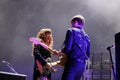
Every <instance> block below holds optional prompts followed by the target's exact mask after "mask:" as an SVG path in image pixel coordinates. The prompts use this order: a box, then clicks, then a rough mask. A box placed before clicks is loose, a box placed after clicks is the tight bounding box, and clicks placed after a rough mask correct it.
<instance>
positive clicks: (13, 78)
mask: <svg viewBox="0 0 120 80" xmlns="http://www.w3.org/2000/svg"><path fill="white" fill-rule="evenodd" d="M0 80H26V75H23V74H15V73H10V72H2V71H0Z"/></svg>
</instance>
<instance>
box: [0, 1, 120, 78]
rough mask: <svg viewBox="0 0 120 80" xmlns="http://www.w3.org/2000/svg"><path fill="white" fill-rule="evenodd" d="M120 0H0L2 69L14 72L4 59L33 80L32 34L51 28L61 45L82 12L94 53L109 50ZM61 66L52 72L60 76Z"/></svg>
mask: <svg viewBox="0 0 120 80" xmlns="http://www.w3.org/2000/svg"><path fill="white" fill-rule="evenodd" d="M119 4H120V0H0V71H7V72H11V71H10V70H9V68H8V67H7V66H5V64H3V63H2V61H3V60H5V61H8V62H9V63H11V64H12V65H13V66H14V68H15V70H16V71H17V72H18V73H20V74H25V75H27V79H28V80H32V72H33V57H32V56H31V54H32V53H31V51H32V50H31V43H30V42H29V37H31V36H36V34H37V32H38V31H39V30H40V29H42V28H51V29H52V31H53V37H54V48H55V49H57V50H58V49H60V46H61V44H62V42H63V41H64V38H65V34H66V30H67V29H68V28H69V27H70V19H71V17H72V16H74V15H76V14H82V15H83V16H84V17H85V19H86V24H85V31H86V32H87V33H88V35H89V36H90V38H91V53H97V52H107V51H106V47H107V46H109V45H112V44H114V35H115V34H116V33H118V32H119V31H120V15H119V14H120V5H119ZM62 69H63V68H61V67H59V68H58V73H56V74H53V76H55V77H53V80H60V77H61V73H62Z"/></svg>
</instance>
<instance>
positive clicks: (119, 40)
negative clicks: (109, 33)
mask: <svg viewBox="0 0 120 80" xmlns="http://www.w3.org/2000/svg"><path fill="white" fill-rule="evenodd" d="M115 61H116V80H120V32H119V33H117V34H115Z"/></svg>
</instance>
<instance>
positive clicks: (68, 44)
mask: <svg viewBox="0 0 120 80" xmlns="http://www.w3.org/2000/svg"><path fill="white" fill-rule="evenodd" d="M72 44H73V33H72V31H71V30H68V31H67V33H66V38H65V41H64V47H63V49H62V52H63V53H65V54H67V53H68V52H69V51H70V50H71V47H72Z"/></svg>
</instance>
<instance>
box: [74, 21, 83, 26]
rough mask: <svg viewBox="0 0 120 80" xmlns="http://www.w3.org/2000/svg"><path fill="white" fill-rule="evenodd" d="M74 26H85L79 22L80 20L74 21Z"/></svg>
mask: <svg viewBox="0 0 120 80" xmlns="http://www.w3.org/2000/svg"><path fill="white" fill-rule="evenodd" d="M72 27H80V28H83V25H82V24H80V23H78V21H75V22H74V23H72Z"/></svg>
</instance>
